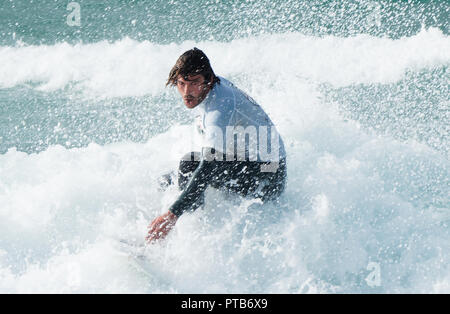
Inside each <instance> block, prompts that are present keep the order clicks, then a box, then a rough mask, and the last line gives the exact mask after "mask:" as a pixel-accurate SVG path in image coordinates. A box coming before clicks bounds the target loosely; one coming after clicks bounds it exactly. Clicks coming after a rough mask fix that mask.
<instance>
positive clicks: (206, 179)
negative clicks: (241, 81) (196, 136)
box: [146, 48, 287, 242]
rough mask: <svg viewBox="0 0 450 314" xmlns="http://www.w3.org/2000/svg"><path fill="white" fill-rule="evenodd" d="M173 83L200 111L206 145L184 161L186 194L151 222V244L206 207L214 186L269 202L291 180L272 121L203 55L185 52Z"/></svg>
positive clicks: (181, 177)
mask: <svg viewBox="0 0 450 314" xmlns="http://www.w3.org/2000/svg"><path fill="white" fill-rule="evenodd" d="M168 85H170V86H176V87H177V89H178V92H179V93H180V95H181V97H182V98H183V101H184V104H185V106H186V107H187V108H189V109H194V108H195V110H198V112H199V119H198V126H197V127H198V130H199V132H200V133H201V135H202V138H203V145H202V148H201V150H199V151H195V152H190V153H188V154H186V155H185V156H184V157H183V158H182V159H181V161H180V165H179V169H178V186H179V188H180V189H181V191H182V193H181V195H180V196H179V197H178V199H177V200H176V201H175V202H174V203H173V204H172V206H171V207H170V208H169V210H168V211H167V212H166V213H165V214H163V215H161V216H159V217H157V218H156V219H154V220H153V222H152V223H151V224H150V226H149V232H148V236H147V238H146V239H147V241H149V242H152V241H155V240H158V239H161V238H164V237H165V236H166V235H167V234H168V233H169V232H170V230H171V229H172V228H173V227H174V226H175V223H176V222H177V219H178V218H179V217H180V216H181V215H182V214H183V213H184V212H186V211H194V210H196V209H197V208H199V207H201V206H203V204H204V201H205V200H204V194H205V190H206V189H207V187H209V186H211V187H214V188H217V189H221V190H226V191H228V192H231V193H236V194H238V195H241V196H244V197H252V198H259V199H261V200H262V201H263V202H267V201H273V200H276V199H277V198H278V197H279V196H280V194H281V193H282V192H283V190H284V188H285V183H286V176H287V169H286V152H285V149H284V144H283V141H282V139H281V137H280V136H279V134H278V132H277V130H276V128H275V126H274V124H273V123H272V121H271V120H270V119H269V117H268V116H267V114H266V113H265V112H264V110H263V109H262V108H261V107H260V106H259V105H258V104H257V103H256V102H255V101H254V100H253V99H252V98H251V97H249V96H248V95H247V94H246V93H244V92H243V91H241V90H240V89H238V88H237V87H235V86H234V85H233V84H232V83H231V82H230V81H228V80H226V79H225V78H223V77H219V76H216V75H215V74H214V71H213V69H212V67H211V64H210V62H209V59H208V57H207V56H206V55H205V54H204V53H203V51H201V50H200V49H197V48H193V49H191V50H188V51H186V52H185V53H183V54H182V55H181V56H180V57H179V58H178V60H177V62H176V63H175V65H174V66H173V68H172V69H171V71H170V74H169V78H168V80H167V83H166V86H168Z"/></svg>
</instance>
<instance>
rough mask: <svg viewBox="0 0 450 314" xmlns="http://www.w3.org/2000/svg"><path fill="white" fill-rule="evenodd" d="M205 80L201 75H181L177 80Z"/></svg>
mask: <svg viewBox="0 0 450 314" xmlns="http://www.w3.org/2000/svg"><path fill="white" fill-rule="evenodd" d="M204 79H205V78H204V77H203V75H201V74H196V75H189V74H188V75H181V74H179V75H178V77H177V80H180V81H203V80H204Z"/></svg>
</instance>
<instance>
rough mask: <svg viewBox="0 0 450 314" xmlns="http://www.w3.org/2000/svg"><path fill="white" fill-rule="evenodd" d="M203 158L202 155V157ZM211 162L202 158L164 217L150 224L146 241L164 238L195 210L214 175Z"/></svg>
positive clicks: (204, 149) (209, 149)
mask: <svg viewBox="0 0 450 314" xmlns="http://www.w3.org/2000/svg"><path fill="white" fill-rule="evenodd" d="M206 151H211V148H203V153H205V152H206ZM203 156H204V155H203ZM214 168H215V167H214V166H213V162H211V161H206V160H205V159H204V158H202V160H201V161H200V164H199V166H198V167H197V169H195V171H194V173H193V174H192V176H191V178H190V180H189V182H188V184H187V186H186V188H185V189H184V191H183V192H182V193H181V195H180V196H179V197H178V199H177V200H176V201H175V202H174V203H173V204H172V206H170V208H169V211H168V212H167V213H165V214H164V215H161V216H159V217H157V218H156V219H155V220H153V222H152V223H151V224H150V227H149V232H148V236H147V238H146V239H147V241H149V242H151V241H154V240H157V239H161V238H164V237H165V236H166V235H167V234H168V233H169V232H170V230H172V228H173V227H174V226H175V223H176V221H177V220H178V218H179V217H180V216H181V215H182V214H183V213H184V212H185V211H188V210H191V211H194V210H196V209H197V207H196V206H197V205H196V204H197V202H198V201H199V200H200V198H201V197H202V195H203V193H204V192H205V190H206V188H207V187H208V183H209V181H210V180H211V178H212V177H213V176H214V175H215V171H214Z"/></svg>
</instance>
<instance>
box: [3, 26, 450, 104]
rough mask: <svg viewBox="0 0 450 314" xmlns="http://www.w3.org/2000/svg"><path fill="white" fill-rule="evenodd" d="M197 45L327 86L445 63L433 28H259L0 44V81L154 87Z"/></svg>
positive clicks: (228, 60) (217, 61)
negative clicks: (247, 34)
mask: <svg viewBox="0 0 450 314" xmlns="http://www.w3.org/2000/svg"><path fill="white" fill-rule="evenodd" d="M194 45H195V46H199V47H200V48H201V49H204V50H205V51H206V52H207V54H208V55H209V56H210V59H211V60H212V63H213V66H214V68H215V69H216V71H217V72H219V73H221V74H222V75H234V74H240V73H242V71H243V70H244V69H245V72H246V73H252V72H256V73H260V74H261V75H264V76H268V77H270V76H273V75H279V74H281V73H282V74H283V75H287V76H290V77H291V78H292V77H293V76H294V77H295V76H296V75H297V76H298V77H304V78H308V79H310V80H315V81H318V82H328V83H331V84H333V85H335V86H345V85H350V84H358V83H380V82H381V83H385V82H395V81H396V80H399V79H400V78H401V77H402V75H403V74H404V73H405V71H406V70H417V69H420V68H424V67H432V66H436V65H440V64H442V63H448V62H449V61H450V56H449V54H448V51H449V50H450V39H449V38H448V36H445V35H444V34H442V32H441V31H439V30H437V29H429V30H423V31H421V32H420V33H419V34H417V35H415V36H413V37H407V38H401V39H399V40H393V39H388V38H375V37H371V36H368V35H358V36H355V37H348V38H341V37H335V36H325V37H322V38H318V37H312V36H305V35H301V34H298V33H287V34H274V35H262V36H259V37H256V38H248V39H238V40H234V41H232V42H231V43H218V42H201V43H195V42H185V43H183V44H181V45H175V44H170V45H156V44H153V43H151V42H147V41H145V42H137V41H134V40H131V39H123V40H121V41H118V42H114V43H108V42H106V41H105V42H98V43H94V44H77V45H69V44H67V43H61V44H57V45H54V46H44V45H43V46H20V45H19V46H17V47H0V63H1V64H2V67H1V68H0V87H1V88H9V87H14V86H17V85H20V84H27V83H34V84H37V86H38V87H37V88H38V89H40V90H43V91H51V90H56V89H60V88H63V87H65V86H66V85H68V84H71V83H74V84H77V85H78V87H79V88H80V89H82V90H84V91H85V92H89V93H94V94H96V95H100V96H109V97H115V96H140V95H145V94H152V95H157V94H159V93H161V91H162V90H163V89H164V81H165V79H166V77H167V73H168V69H170V67H171V66H172V65H173V63H174V60H176V58H177V57H178V55H179V54H180V53H182V52H183V51H185V50H187V49H190V48H192V47H193V46H194Z"/></svg>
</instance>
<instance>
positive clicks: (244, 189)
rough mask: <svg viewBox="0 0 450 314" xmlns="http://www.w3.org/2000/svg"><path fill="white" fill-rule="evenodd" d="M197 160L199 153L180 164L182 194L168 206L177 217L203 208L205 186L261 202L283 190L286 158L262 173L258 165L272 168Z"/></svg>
mask: <svg viewBox="0 0 450 314" xmlns="http://www.w3.org/2000/svg"><path fill="white" fill-rule="evenodd" d="M200 159H201V154H200V152H192V153H189V154H186V155H185V156H184V157H183V158H182V160H181V161H180V166H179V170H178V185H179V187H180V189H181V190H182V191H183V192H182V194H181V195H180V196H179V198H178V199H177V200H176V202H175V203H174V204H173V205H172V206H171V207H170V211H171V212H172V213H174V214H175V215H177V216H181V214H183V213H184V212H185V211H193V210H196V209H197V208H198V207H200V206H202V205H203V203H204V193H205V190H206V188H207V187H208V186H211V187H214V188H216V189H220V190H226V191H229V192H233V193H236V194H238V195H241V196H247V197H253V198H260V199H261V200H262V201H263V202H266V201H271V200H275V199H276V198H278V197H279V196H280V194H281V193H282V192H283V190H284V188H285V184H286V177H287V171H286V159H285V158H282V159H281V160H280V162H279V163H277V164H276V165H275V166H276V171H274V172H263V171H261V169H262V168H261V166H263V167H264V166H270V165H271V164H270V163H268V162H258V161H225V159H224V160H223V161H216V160H213V161H207V160H200ZM271 166H273V163H272V165H271Z"/></svg>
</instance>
